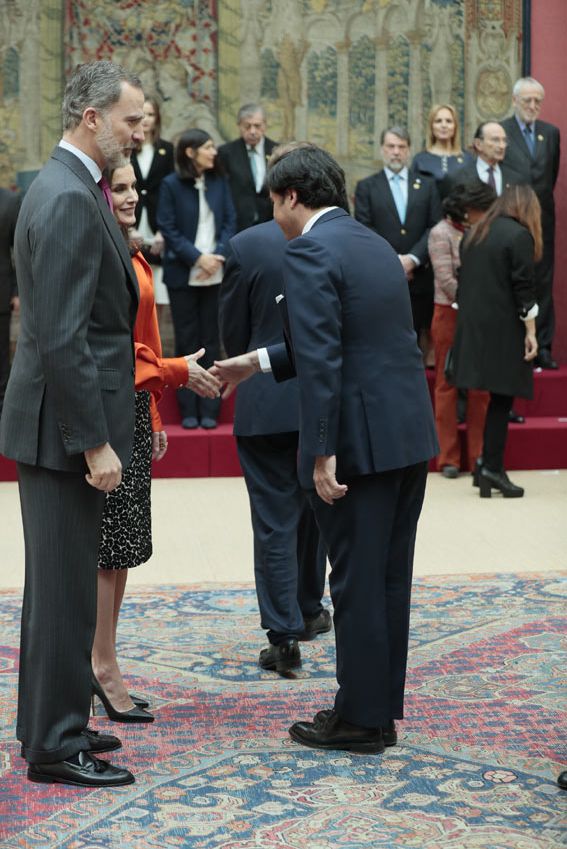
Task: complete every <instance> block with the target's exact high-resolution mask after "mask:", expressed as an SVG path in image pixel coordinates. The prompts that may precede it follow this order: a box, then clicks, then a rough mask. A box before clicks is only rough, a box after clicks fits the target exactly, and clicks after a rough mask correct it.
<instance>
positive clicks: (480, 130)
mask: <svg viewBox="0 0 567 849" xmlns="http://www.w3.org/2000/svg"><path fill="white" fill-rule="evenodd" d="M488 124H498V126H501V125H500V121H497V120H496V118H493V119H492V120H491V121H483V122H482V123H481V124H479V125H478V127H477V128H476V130H475V133H474V136H473V138H475V139H480V140H481V141H482V139H483V138H484V128H485V127H486V126H487V125H488Z"/></svg>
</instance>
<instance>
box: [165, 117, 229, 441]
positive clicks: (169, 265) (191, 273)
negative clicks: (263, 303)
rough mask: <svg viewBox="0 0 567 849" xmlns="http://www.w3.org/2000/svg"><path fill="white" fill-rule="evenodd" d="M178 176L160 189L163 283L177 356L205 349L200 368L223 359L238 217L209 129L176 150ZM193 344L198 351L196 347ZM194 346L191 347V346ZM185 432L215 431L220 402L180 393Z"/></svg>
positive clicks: (193, 133)
mask: <svg viewBox="0 0 567 849" xmlns="http://www.w3.org/2000/svg"><path fill="white" fill-rule="evenodd" d="M175 162H176V166H177V172H176V173H174V174H170V175H169V176H168V177H166V178H165V179H164V180H163V181H162V184H161V188H160V194H159V201H158V210H157V221H158V226H159V229H160V231H161V233H162V235H163V237H164V239H165V253H164V258H163V279H164V283H165V285H166V286H167V288H168V291H169V301H170V305H171V316H172V319H173V328H174V331H175V347H176V355H179V356H181V355H180V354H178V352H180V351H185V350H187V351H189V350H198V349H199V348H201V347H203V348H205V354H204V356H203V358H202V360H201V365H202V366H204V367H205V368H208V367H209V366H210V365H212V363H213V361H214V360H215V359H218V358H219V353H220V352H219V329H218V293H219V288H220V282H221V280H222V275H223V268H224V260H225V256H226V252H227V249H228V241H229V239H230V238H231V237H232V236H234V234H235V232H236V217H235V213H234V207H233V204H232V199H231V196H230V189H229V186H228V182H227V181H226V179H225V178H224V177H223V176H222V175H221V174H220V173H219V170H218V167H217V150H216V147H215V144H214V142H213V140H212V138H211V137H210V136H209V134H208V133H206V132H205V131H204V130H198V129H191V130H186V131H185V132H184V133H182V135H181V136H180V138H179V140H178V142H177V145H176V149H175ZM192 344H194V345H195V346H196V347H195V348H191V347H190V346H191V345H192ZM188 345H189V347H187V346H188ZM177 398H178V402H179V409H180V412H181V423H182V425H183V427H185V428H195V427H198V426H199V424H200V425H201V427H204V428H213V427H216V423H217V415H218V409H219V404H220V401H219V400H217V399H214V400H211V399H208V398H197V396H194V393H193V392H188V391H187V390H185V389H180V390H178V394H177Z"/></svg>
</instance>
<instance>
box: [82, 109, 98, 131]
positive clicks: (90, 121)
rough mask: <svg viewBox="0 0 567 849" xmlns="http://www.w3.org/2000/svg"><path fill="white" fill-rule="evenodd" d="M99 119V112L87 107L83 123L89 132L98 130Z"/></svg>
mask: <svg viewBox="0 0 567 849" xmlns="http://www.w3.org/2000/svg"><path fill="white" fill-rule="evenodd" d="M98 117H99V116H98V112H97V111H96V109H94V107H92V106H89V107H87V109H85V111H84V112H83V122H84V124H85V126H86V127H87V128H88V129H89V130H96V129H97V125H98Z"/></svg>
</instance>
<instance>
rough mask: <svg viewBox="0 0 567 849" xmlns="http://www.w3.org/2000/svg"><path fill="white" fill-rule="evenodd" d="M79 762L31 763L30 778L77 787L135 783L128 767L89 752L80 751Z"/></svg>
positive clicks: (46, 782)
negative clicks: (104, 759)
mask: <svg viewBox="0 0 567 849" xmlns="http://www.w3.org/2000/svg"><path fill="white" fill-rule="evenodd" d="M78 761H79V763H77V764H76V763H72V762H71V761H59V763H55V764H30V765H29V767H28V778H29V780H30V781H37V782H40V783H42V784H74V785H76V786H77V787H120V786H121V785H123V784H133V783H134V781H135V778H134V776H133V775H132V773H131V772H129V771H128V770H127V769H122V768H121V767H119V766H112V764H110V763H108V761H101V760H99V759H98V758H95V757H94V756H93V755H90V754H89V753H88V752H79V755H78Z"/></svg>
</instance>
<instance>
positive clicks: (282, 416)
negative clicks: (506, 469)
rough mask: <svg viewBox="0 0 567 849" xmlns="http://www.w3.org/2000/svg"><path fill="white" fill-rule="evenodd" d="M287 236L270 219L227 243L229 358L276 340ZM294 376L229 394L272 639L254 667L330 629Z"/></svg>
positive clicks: (296, 657)
mask: <svg viewBox="0 0 567 849" xmlns="http://www.w3.org/2000/svg"><path fill="white" fill-rule="evenodd" d="M286 246H287V242H286V240H285V238H284V235H283V233H282V231H281V229H280V228H279V227H278V225H277V224H276V223H275V222H274V221H268V222H265V223H263V224H259V225H258V226H257V227H253V228H249V229H248V230H245V231H244V232H243V233H240V234H239V235H237V236H235V237H234V238H233V239H231V241H230V247H231V251H232V252H231V254H230V255H229V258H228V261H227V265H226V271H225V275H224V278H223V281H222V286H221V292H220V327H221V339H222V341H223V344H224V348H225V350H226V352H227V354H228V355H229V356H234V355H236V354H238V353H239V352H240V351H249V350H255V349H256V348H258V347H259V346H260V345H264V346H265V345H268V344H272V343H274V342H278V341H280V340H281V320H280V315H279V310H278V307H277V303H276V297H277V296H278V295H279V294H280V293H281V291H282V286H283V280H282V271H281V269H282V264H283V259H284V254H285V249H286ZM298 431H299V392H298V387H297V380H289V381H286V382H285V383H282V384H278V383H275V382H274V381H273V379H272V378H271V377H270V375H263V374H257V375H255V376H254V377H252V378H251V379H250V380H249V381H247V382H246V383H245V384H243V385H242V386H241V387H240V389H239V392H238V395H237V397H236V406H235V414H234V433H235V436H236V442H237V446H238V456H239V458H240V463H241V465H242V469H243V472H244V479H245V481H246V487H247V489H248V495H249V498H250V510H251V514H252V527H253V531H254V575H255V579H256V592H257V595H258V605H259V607H260V616H261V624H262V627H263V628H265V629H266V630H267V632H268V640H269V642H270V645H269V647H268V648H266V649H263V650H262V652H261V653H260V661H259V662H260V666H262V667H263V668H264V669H275V670H276V671H277V672H279V673H280V674H282V675H287V674H288V673H289V671H290V670H291V669H293V668H294V667H296V666H299V664H300V663H301V653H300V650H299V645H298V640H301V639H312V638H314V637H316V636H317V634H320V633H325V632H327V631H330V629H331V617H330V615H329V612H328V611H327V610H325V609H324V608H323V606H322V604H321V598H322V596H323V590H324V586H325V564H326V555H325V550H324V547H323V545H322V544H320V542H319V531H318V530H317V526H316V524H315V518H314V516H313V511H312V510H311V508H310V506H309V504H308V502H307V501H306V499H305V497H304V495H303V493H302V491H301V488H300V486H299V481H298V479H297V446H298V437H299V433H298Z"/></svg>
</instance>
